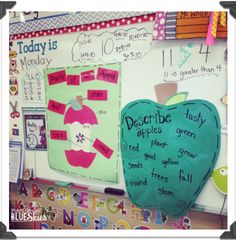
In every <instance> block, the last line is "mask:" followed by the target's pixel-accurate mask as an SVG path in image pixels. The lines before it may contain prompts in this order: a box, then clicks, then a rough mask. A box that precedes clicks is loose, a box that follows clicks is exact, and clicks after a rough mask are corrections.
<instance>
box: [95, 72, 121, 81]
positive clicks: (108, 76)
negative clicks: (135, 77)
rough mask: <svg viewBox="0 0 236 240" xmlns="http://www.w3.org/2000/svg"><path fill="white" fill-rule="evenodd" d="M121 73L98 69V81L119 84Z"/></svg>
mask: <svg viewBox="0 0 236 240" xmlns="http://www.w3.org/2000/svg"><path fill="white" fill-rule="evenodd" d="M118 75H119V71H116V70H112V69H107V68H98V72H97V80H102V81H105V82H110V83H117V81H118Z"/></svg>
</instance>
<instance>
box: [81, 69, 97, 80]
mask: <svg viewBox="0 0 236 240" xmlns="http://www.w3.org/2000/svg"><path fill="white" fill-rule="evenodd" d="M81 79H82V82H87V81H93V80H95V74H94V70H89V71H85V72H82V73H81Z"/></svg>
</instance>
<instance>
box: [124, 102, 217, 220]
mask: <svg viewBox="0 0 236 240" xmlns="http://www.w3.org/2000/svg"><path fill="white" fill-rule="evenodd" d="M220 128H221V124H220V119H219V114H218V111H217V109H216V108H215V106H214V105H213V104H211V103H210V102H208V101H204V100H191V101H186V102H182V103H178V104H174V105H170V106H165V105H160V104H157V103H155V102H153V101H150V100H137V101H134V102H131V103H129V104H128V105H126V106H125V107H124V108H123V110H122V113H121V155H122V161H123V169H124V176H125V182H126V188H127V191H128V194H129V197H130V199H131V201H132V202H133V203H134V204H135V205H137V206H138V207H140V208H149V209H152V208H155V209H158V210H160V211H164V212H165V213H166V214H168V215H170V216H173V217H180V216H182V215H185V214H186V212H187V210H188V209H189V208H190V207H192V205H193V204H194V202H195V200H196V199H197V197H198V195H199V194H200V192H201V190H202V188H203V187H204V185H205V183H206V181H207V180H208V178H209V177H210V176H211V174H212V171H213V169H214V166H215V163H216V161H217V159H218V155H219V150H220V140H221V139H220V137H221V134H220Z"/></svg>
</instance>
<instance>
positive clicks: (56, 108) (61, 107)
mask: <svg viewBox="0 0 236 240" xmlns="http://www.w3.org/2000/svg"><path fill="white" fill-rule="evenodd" d="M48 110H50V111H52V112H55V113H59V114H62V115H64V113H65V110H66V105H65V104H63V103H59V102H56V101H54V100H49V102H48Z"/></svg>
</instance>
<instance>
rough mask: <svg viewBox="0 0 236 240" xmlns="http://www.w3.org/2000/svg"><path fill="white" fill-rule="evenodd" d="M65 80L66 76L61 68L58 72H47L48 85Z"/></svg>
mask: <svg viewBox="0 0 236 240" xmlns="http://www.w3.org/2000/svg"><path fill="white" fill-rule="evenodd" d="M66 81H67V78H66V71H65V70H61V71H58V72H54V73H49V74H48V84H49V85H54V84H58V83H62V82H66Z"/></svg>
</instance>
